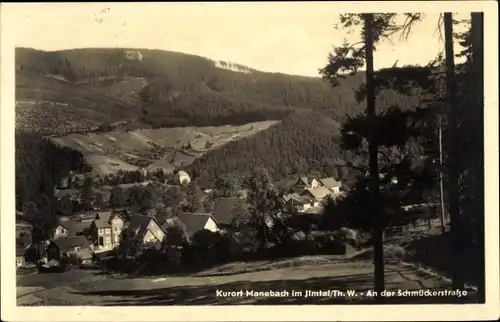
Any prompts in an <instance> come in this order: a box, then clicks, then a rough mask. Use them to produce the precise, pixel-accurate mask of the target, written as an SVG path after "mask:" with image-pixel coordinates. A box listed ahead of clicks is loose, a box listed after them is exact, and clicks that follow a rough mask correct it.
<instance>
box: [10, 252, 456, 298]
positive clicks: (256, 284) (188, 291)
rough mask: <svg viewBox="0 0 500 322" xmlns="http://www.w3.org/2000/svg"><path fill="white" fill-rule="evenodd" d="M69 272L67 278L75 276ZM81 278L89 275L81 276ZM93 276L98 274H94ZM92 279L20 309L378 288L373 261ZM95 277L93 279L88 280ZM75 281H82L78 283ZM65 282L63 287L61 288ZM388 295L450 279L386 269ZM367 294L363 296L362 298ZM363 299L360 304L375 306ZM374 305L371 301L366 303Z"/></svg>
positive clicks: (53, 291)
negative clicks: (228, 272) (220, 273)
mask: <svg viewBox="0 0 500 322" xmlns="http://www.w3.org/2000/svg"><path fill="white" fill-rule="evenodd" d="M75 272H76V271H74V272H68V273H63V274H65V275H66V274H71V273H75ZM77 274H85V273H82V272H79V273H77ZM91 274H92V273H91ZM95 276H96V275H88V276H86V277H83V276H80V277H78V278H77V277H76V275H75V277H73V276H71V277H70V276H65V277H63V280H64V281H67V282H69V283H70V284H65V285H63V284H59V285H61V286H60V287H57V288H53V289H49V290H46V291H41V292H38V293H37V294H36V299H35V298H31V299H28V297H23V298H22V301H19V300H20V299H18V303H19V305H30V303H29V302H32V303H31V305H33V303H34V302H38V303H37V304H36V305H110V306H114V305H221V304H222V305H224V304H225V305H228V304H229V305H234V304H237V305H238V304H267V305H273V304H342V303H343V304H345V303H346V298H345V297H307V298H306V297H303V296H302V297H301V296H294V297H292V296H288V297H253V296H217V293H218V292H221V291H223V292H238V291H243V292H246V291H247V290H250V291H251V290H253V291H258V292H261V291H269V290H273V291H288V292H289V293H290V294H291V292H292V291H295V292H302V293H303V294H305V292H306V290H348V289H350V290H357V291H359V292H364V293H365V294H366V291H367V290H370V289H372V287H373V265H372V263H371V262H370V261H361V262H342V263H328V264H322V265H305V266H300V267H286V268H280V269H273V270H268V271H260V272H250V273H243V274H235V275H224V276H197V277H194V276H187V277H157V278H119V279H100V280H95V279H94V278H95ZM84 278H85V279H87V278H90V279H89V280H84ZM75 279H79V281H80V282H76V283H73V281H74V280H75ZM61 281H62V280H61V279H60V280H59V282H57V283H61ZM32 282H33V283H38V284H40V283H43V284H44V285H56V284H54V283H55V281H52V282H48V281H47V280H43V281H42V280H40V281H38V282H34V281H32ZM386 288H387V289H388V290H398V289H408V290H418V289H441V290H442V289H449V288H450V285H449V283H448V282H446V281H445V280H443V279H441V278H439V277H434V276H423V275H422V274H421V273H420V272H417V271H415V269H413V268H409V267H404V266H400V265H397V264H394V265H387V266H386ZM360 294H361V293H360ZM372 300H373V299H370V298H367V297H366V296H365V297H362V298H358V299H356V301H355V303H370V301H372ZM393 300H394V301H399V302H398V303H409V304H411V303H419V304H420V303H428V302H432V303H440V302H444V301H450V298H448V299H446V298H444V297H441V298H428V297H427V298H418V299H415V298H395V299H393ZM363 301H368V302H363Z"/></svg>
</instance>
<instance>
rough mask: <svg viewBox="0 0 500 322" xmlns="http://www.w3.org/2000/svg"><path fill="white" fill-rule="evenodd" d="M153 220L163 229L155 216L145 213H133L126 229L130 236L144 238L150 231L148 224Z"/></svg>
mask: <svg viewBox="0 0 500 322" xmlns="http://www.w3.org/2000/svg"><path fill="white" fill-rule="evenodd" d="M151 221H154V222H155V223H156V224H157V225H158V227H159V228H160V229H162V228H161V226H160V224H159V223H158V222H157V221H156V219H154V218H153V217H150V216H144V215H131V216H130V222H129V223H128V225H127V228H125V231H126V232H127V233H128V234H130V236H129V238H134V239H136V238H143V237H144V236H145V235H146V232H147V231H148V226H149V223H150V222H151ZM162 230H163V229H162Z"/></svg>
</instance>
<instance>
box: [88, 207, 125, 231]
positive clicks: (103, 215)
mask: <svg viewBox="0 0 500 322" xmlns="http://www.w3.org/2000/svg"><path fill="white" fill-rule="evenodd" d="M115 216H119V217H120V218H121V216H120V215H119V214H114V213H112V212H111V211H102V212H98V213H97V214H96V219H95V220H94V224H95V226H96V227H97V228H109V227H111V220H112V219H113V218H114V217H115ZM122 219H123V218H122Z"/></svg>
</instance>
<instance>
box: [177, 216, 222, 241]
mask: <svg viewBox="0 0 500 322" xmlns="http://www.w3.org/2000/svg"><path fill="white" fill-rule="evenodd" d="M178 218H179V220H180V221H181V222H182V223H183V224H184V226H185V228H186V234H187V235H188V237H192V236H193V235H194V234H196V233H197V232H199V231H200V230H203V229H205V225H206V224H207V222H208V220H209V219H210V218H211V219H212V220H214V218H213V217H212V215H210V214H203V213H181V214H179V215H178ZM214 221H215V220H214Z"/></svg>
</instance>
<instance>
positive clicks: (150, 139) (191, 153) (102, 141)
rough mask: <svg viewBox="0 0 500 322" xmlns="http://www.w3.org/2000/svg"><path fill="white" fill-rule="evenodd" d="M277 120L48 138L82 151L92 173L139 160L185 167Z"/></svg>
mask: <svg viewBox="0 0 500 322" xmlns="http://www.w3.org/2000/svg"><path fill="white" fill-rule="evenodd" d="M276 123H277V121H263V122H254V123H248V124H245V125H239V126H231V125H225V126H217V127H214V126H210V127H179V128H160V129H140V130H133V131H112V132H105V133H86V134H76V133H75V134H69V135H66V136H60V137H52V138H51V140H52V141H53V142H55V143H56V144H59V145H63V146H69V147H72V148H74V149H77V150H79V151H81V152H82V153H83V154H84V156H85V158H86V161H87V163H88V164H89V165H91V166H93V175H97V174H99V175H105V174H109V173H115V172H117V171H118V170H120V169H121V170H135V169H137V166H138V162H139V161H142V162H144V163H145V164H147V165H148V168H149V169H151V170H154V169H157V168H163V169H166V170H171V169H173V168H176V167H181V166H187V165H189V164H190V163H192V162H193V161H194V159H195V158H197V157H200V156H202V155H203V154H204V153H206V152H207V151H210V150H213V149H215V148H217V147H220V146H222V145H224V144H227V143H229V142H231V141H234V140H239V139H241V138H244V137H248V136H251V135H254V134H256V133H258V132H260V131H262V130H265V129H267V128H269V127H270V126H272V125H274V124H276Z"/></svg>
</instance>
